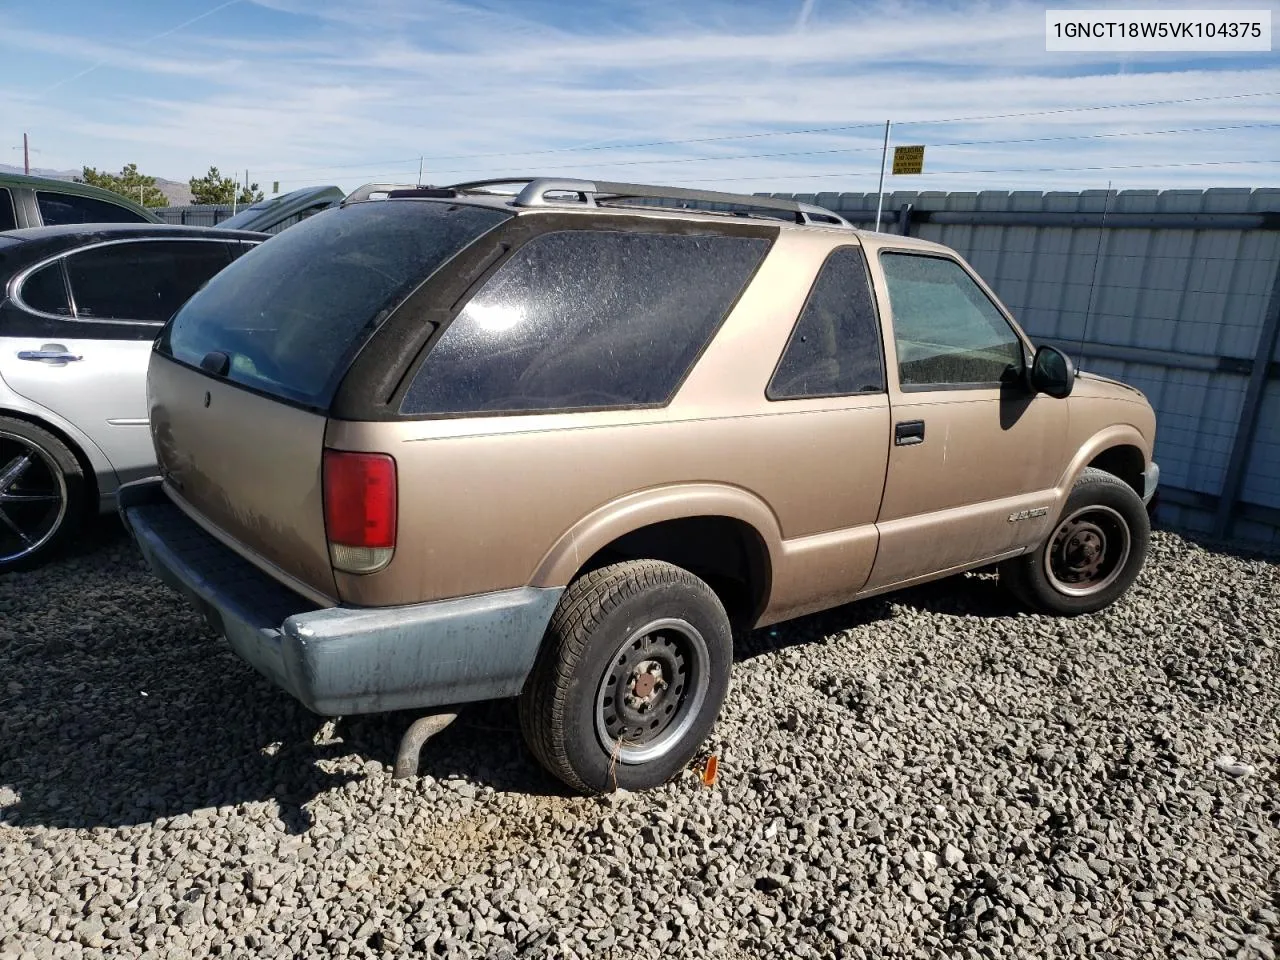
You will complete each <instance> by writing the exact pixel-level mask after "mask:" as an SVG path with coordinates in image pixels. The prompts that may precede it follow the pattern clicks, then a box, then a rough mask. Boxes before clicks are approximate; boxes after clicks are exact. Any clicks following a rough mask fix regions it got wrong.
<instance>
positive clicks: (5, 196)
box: [0, 187, 18, 230]
mask: <svg viewBox="0 0 1280 960" xmlns="http://www.w3.org/2000/svg"><path fill="white" fill-rule="evenodd" d="M17 226H18V218H17V215H16V214H15V213H14V212H13V194H11V193H10V192H9V191H8V190H7V189H5V188H4V187H0V230H13V229H16V228H17Z"/></svg>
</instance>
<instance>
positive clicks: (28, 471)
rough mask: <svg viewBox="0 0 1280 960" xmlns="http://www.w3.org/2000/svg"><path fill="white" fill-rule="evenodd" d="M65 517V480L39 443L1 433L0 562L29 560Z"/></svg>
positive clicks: (48, 539) (14, 434)
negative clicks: (26, 558)
mask: <svg viewBox="0 0 1280 960" xmlns="http://www.w3.org/2000/svg"><path fill="white" fill-rule="evenodd" d="M66 514H67V481H66V478H64V477H63V475H62V471H61V470H60V469H59V468H58V465H57V463H55V462H54V459H53V457H51V456H50V455H49V453H48V452H47V451H46V450H45V449H44V448H43V447H41V446H40V445H39V444H38V443H35V442H34V441H32V440H28V439H27V438H26V437H21V436H18V435H17V434H16V433H8V432H6V431H0V563H12V562H14V561H17V560H21V559H23V558H24V557H29V556H30V555H31V554H33V553H35V552H36V551H37V550H39V549H40V548H41V547H43V546H44V545H45V544H46V543H48V542H49V541H50V540H51V539H52V538H53V535H54V534H55V533H57V532H58V528H59V527H61V526H62V521H63V518H64V517H65V516H66Z"/></svg>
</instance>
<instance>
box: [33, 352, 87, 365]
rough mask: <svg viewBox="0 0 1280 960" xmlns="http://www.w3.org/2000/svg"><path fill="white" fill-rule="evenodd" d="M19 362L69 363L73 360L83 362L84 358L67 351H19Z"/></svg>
mask: <svg viewBox="0 0 1280 960" xmlns="http://www.w3.org/2000/svg"><path fill="white" fill-rule="evenodd" d="M18 359H19V360H35V361H37V362H39V363H68V362H69V361H72V360H83V359H84V357H79V356H76V355H75V354H74V353H68V352H67V351H66V350H19V351H18Z"/></svg>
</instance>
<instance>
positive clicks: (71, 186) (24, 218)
mask: <svg viewBox="0 0 1280 960" xmlns="http://www.w3.org/2000/svg"><path fill="white" fill-rule="evenodd" d="M159 222H160V219H159V217H157V216H156V215H155V214H154V213H152V212H151V211H150V210H147V209H146V208H144V207H141V206H139V205H138V204H136V203H133V202H132V201H130V200H127V199H125V198H124V197H122V196H120V195H119V194H118V193H112V192H111V191H110V190H103V189H102V188H101V187H93V186H90V185H89V184H87V183H76V182H75V181H74V180H52V179H49V178H47V177H24V176H22V175H21V174H16V173H0V232H3V231H5V230H16V229H20V228H22V227H53V226H60V225H61V224H64V223H159Z"/></svg>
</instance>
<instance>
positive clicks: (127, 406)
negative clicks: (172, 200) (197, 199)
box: [0, 238, 231, 483]
mask: <svg viewBox="0 0 1280 960" xmlns="http://www.w3.org/2000/svg"><path fill="white" fill-rule="evenodd" d="M230 262H231V255H230V253H229V252H228V249H227V245H226V244H225V243H224V242H223V241H220V240H199V239H194V238H192V239H149V238H148V239H137V240H132V239H131V240H126V241H109V242H106V243H102V244H96V245H94V246H91V247H85V248H82V249H79V250H76V251H74V252H72V253H69V254H66V255H64V256H61V257H58V258H57V259H55V260H52V261H50V262H46V263H42V264H37V265H36V266H35V267H34V268H33V269H32V270H31V271H29V272H28V273H27V274H26V275H25V276H22V277H19V278H18V281H17V284H16V286H15V291H14V292H15V296H14V300H15V306H16V307H17V308H18V309H17V310H13V311H11V312H9V313H8V314H7V316H6V319H5V324H4V328H3V329H0V347H2V349H0V378H3V380H4V382H5V383H6V384H7V385H8V386H9V388H10V389H11V390H13V391H14V392H15V393H18V394H20V395H21V396H23V397H26V398H27V399H28V400H30V401H32V402H34V403H37V404H39V405H40V406H42V407H45V408H46V409H48V410H50V411H51V412H53V413H54V414H56V415H57V416H59V417H61V418H63V419H64V420H67V421H69V422H71V423H73V424H75V425H76V426H77V427H78V428H79V429H80V430H81V431H83V432H84V433H85V434H86V435H87V436H88V437H89V438H90V439H91V440H92V441H93V442H94V443H96V444H97V445H98V447H99V448H100V449H101V450H102V452H103V453H104V454H105V455H106V457H107V459H108V460H110V461H111V465H112V467H113V468H114V469H115V472H116V475H117V478H118V479H119V481H120V482H121V483H127V482H128V481H129V480H133V479H137V478H139V477H142V476H146V475H148V474H149V473H150V472H152V471H153V470H154V466H155V454H154V451H153V449H152V445H151V436H150V433H149V431H148V429H147V398H146V376H147V363H148V361H149V359H150V353H151V343H152V341H153V340H154V339H155V337H156V335H157V333H159V331H160V328H161V327H162V326H163V324H164V322H165V321H166V320H167V319H168V318H169V317H170V316H171V315H172V314H173V312H174V311H175V310H176V309H177V308H178V307H179V306H181V305H182V304H183V303H185V302H186V300H187V299H188V298H189V297H190V296H191V294H193V293H194V292H195V291H196V290H197V289H199V287H200V286H202V285H203V284H204V283H205V281H206V280H208V279H209V278H210V277H211V276H213V275H214V274H215V273H217V272H218V271H219V270H221V269H222V268H223V267H225V266H226V265H227V264H228V263H230Z"/></svg>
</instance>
